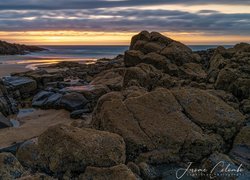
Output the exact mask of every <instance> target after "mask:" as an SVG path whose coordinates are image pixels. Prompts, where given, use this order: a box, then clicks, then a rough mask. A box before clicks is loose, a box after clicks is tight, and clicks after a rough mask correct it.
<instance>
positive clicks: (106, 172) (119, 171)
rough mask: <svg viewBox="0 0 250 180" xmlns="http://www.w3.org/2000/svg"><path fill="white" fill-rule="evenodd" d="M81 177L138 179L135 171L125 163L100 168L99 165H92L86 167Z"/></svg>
mask: <svg viewBox="0 0 250 180" xmlns="http://www.w3.org/2000/svg"><path fill="white" fill-rule="evenodd" d="M79 179H85V180H92V179H95V180H103V179H107V180H117V179H119V180H136V179H137V178H136V176H135V175H134V174H133V172H132V171H131V170H130V169H128V167H127V166H125V165H124V164H121V165H117V166H113V167H110V168H99V167H90V166H88V167H87V168H86V171H85V173H84V174H82V175H80V177H79Z"/></svg>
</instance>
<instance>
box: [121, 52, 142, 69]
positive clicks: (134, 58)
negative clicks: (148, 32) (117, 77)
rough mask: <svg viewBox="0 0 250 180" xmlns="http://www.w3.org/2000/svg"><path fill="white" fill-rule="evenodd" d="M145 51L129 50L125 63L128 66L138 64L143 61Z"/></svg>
mask: <svg viewBox="0 0 250 180" xmlns="http://www.w3.org/2000/svg"><path fill="white" fill-rule="evenodd" d="M143 55H144V54H143V53H142V52H141V51H136V50H128V51H126V52H125V56H124V64H125V66H126V67H131V66H136V65H137V64H140V63H142V62H143V61H142V57H143Z"/></svg>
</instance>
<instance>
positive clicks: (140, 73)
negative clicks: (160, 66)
mask: <svg viewBox="0 0 250 180" xmlns="http://www.w3.org/2000/svg"><path fill="white" fill-rule="evenodd" d="M161 76H162V74H161V72H160V71H159V70H157V69H156V68H154V67H153V66H151V65H148V64H139V65H137V66H135V67H130V68H128V69H127V70H126V72H125V75H124V82H123V85H124V86H125V87H129V86H131V85H139V86H142V87H145V88H148V89H152V88H153V87H154V86H155V85H156V84H157V82H158V80H159V79H160V78H161Z"/></svg>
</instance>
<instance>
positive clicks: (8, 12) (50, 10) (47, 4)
mask: <svg viewBox="0 0 250 180" xmlns="http://www.w3.org/2000/svg"><path fill="white" fill-rule="evenodd" d="M167 4H168V5H174V6H177V7H178V6H182V7H183V6H184V7H190V6H191V8H192V6H194V5H196V6H197V5H203V6H202V7H204V8H202V9H200V10H198V11H195V12H194V11H192V12H191V11H187V10H183V9H181V8H180V9H178V8H177V9H150V7H151V6H155V5H158V6H162V5H167ZM207 4H209V5H210V6H211V5H218V4H220V5H223V6H232V8H233V7H234V5H244V6H245V7H246V8H249V7H250V1H246V0H237V1H235V0H219V1H218V0H185V1H183V0H168V1H166V0H154V1H149V0H136V1H135V0H56V1H51V0H8V1H0V31H33V30H76V31H109V32H114V31H119V32H120V31H122V32H135V31H140V30H142V29H147V30H151V31H174V32H199V33H204V34H207V35H212V34H230V35H249V29H250V13H241V12H238V13H228V12H223V11H218V10H214V9H209V8H206V5H207ZM210 6H207V7H210ZM143 7H146V8H143Z"/></svg>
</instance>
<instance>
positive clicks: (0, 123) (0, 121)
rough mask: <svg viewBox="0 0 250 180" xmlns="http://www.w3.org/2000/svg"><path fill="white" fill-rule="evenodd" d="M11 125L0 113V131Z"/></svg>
mask: <svg viewBox="0 0 250 180" xmlns="http://www.w3.org/2000/svg"><path fill="white" fill-rule="evenodd" d="M11 126H12V124H11V122H10V120H9V119H8V118H6V117H5V116H4V115H3V114H2V113H1V112H0V129H1V128H6V127H11Z"/></svg>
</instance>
